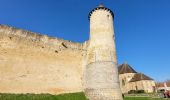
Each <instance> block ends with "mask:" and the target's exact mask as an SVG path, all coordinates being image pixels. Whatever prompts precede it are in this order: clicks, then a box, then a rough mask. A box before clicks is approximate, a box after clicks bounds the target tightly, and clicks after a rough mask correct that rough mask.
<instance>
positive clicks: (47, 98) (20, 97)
mask: <svg viewBox="0 0 170 100" xmlns="http://www.w3.org/2000/svg"><path fill="white" fill-rule="evenodd" d="M0 100H87V99H86V97H85V95H84V93H83V92H80V93H70V94H61V95H51V94H5V93H0ZM124 100H170V99H164V98H150V97H125V98H124Z"/></svg>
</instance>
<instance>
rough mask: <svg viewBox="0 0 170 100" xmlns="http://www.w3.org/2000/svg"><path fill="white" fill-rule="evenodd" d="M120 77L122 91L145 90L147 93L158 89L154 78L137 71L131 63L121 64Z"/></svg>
mask: <svg viewBox="0 0 170 100" xmlns="http://www.w3.org/2000/svg"><path fill="white" fill-rule="evenodd" d="M118 69H119V79H120V86H121V90H122V93H128V92H130V91H133V90H134V91H138V90H143V91H144V92H145V93H152V92H155V91H156V85H155V82H154V80H153V79H152V78H150V77H148V76H146V75H144V74H142V73H138V72H136V71H135V70H134V69H133V68H132V67H131V66H130V65H128V64H127V63H123V64H121V65H119V67H118Z"/></svg>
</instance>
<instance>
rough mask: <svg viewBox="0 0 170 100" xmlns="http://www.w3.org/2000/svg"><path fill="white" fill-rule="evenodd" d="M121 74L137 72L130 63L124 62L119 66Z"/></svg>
mask: <svg viewBox="0 0 170 100" xmlns="http://www.w3.org/2000/svg"><path fill="white" fill-rule="evenodd" d="M118 70H119V74H125V73H137V72H136V71H135V70H134V69H133V68H132V67H131V66H130V65H128V64H127V63H123V64H121V65H119V66H118Z"/></svg>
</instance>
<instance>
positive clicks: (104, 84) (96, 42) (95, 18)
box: [85, 5, 123, 100]
mask: <svg viewBox="0 0 170 100" xmlns="http://www.w3.org/2000/svg"><path fill="white" fill-rule="evenodd" d="M113 18H114V14H113V12H112V11H111V10H110V9H108V8H106V7H104V6H103V5H99V6H98V7H97V8H95V9H93V10H92V11H91V12H90V13H89V20H90V40H89V42H90V43H89V46H88V48H87V62H86V64H87V65H86V69H85V94H86V96H87V97H88V98H89V100H123V99H122V94H121V90H120V86H119V78H118V70H117V61H116V51H115V41H114V27H113Z"/></svg>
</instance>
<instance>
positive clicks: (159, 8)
mask: <svg viewBox="0 0 170 100" xmlns="http://www.w3.org/2000/svg"><path fill="white" fill-rule="evenodd" d="M100 3H104V5H105V6H106V7H108V8H110V9H111V10H112V11H113V12H114V14H115V19H114V25H115V35H116V46H117V57H118V63H119V64H121V63H123V62H127V63H129V64H130V65H131V66H132V67H133V68H134V69H135V70H136V71H138V72H142V73H145V74H146V75H148V76H150V77H152V78H153V79H155V80H156V81H164V80H166V79H170V6H169V4H170V0H1V1H0V24H6V25H10V26H14V27H17V28H22V29H25V30H30V31H33V32H38V33H42V34H48V35H49V36H54V37H58V38H64V39H66V40H71V41H75V42H84V41H85V40H88V38H89V21H88V13H89V12H90V10H91V9H93V8H94V7H96V6H98V4H100Z"/></svg>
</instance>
